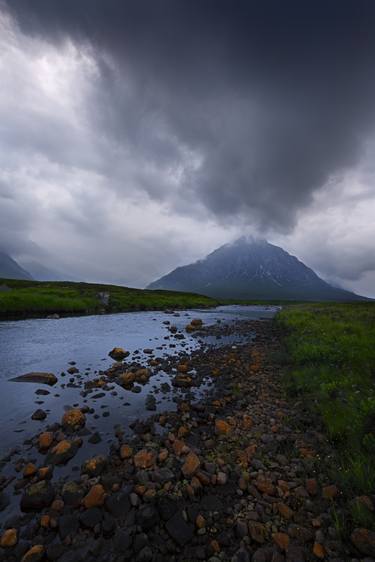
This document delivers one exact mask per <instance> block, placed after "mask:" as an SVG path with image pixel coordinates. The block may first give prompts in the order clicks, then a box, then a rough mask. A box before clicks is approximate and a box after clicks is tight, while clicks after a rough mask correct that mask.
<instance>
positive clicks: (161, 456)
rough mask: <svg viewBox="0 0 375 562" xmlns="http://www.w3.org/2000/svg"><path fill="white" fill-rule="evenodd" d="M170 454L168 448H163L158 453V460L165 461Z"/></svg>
mask: <svg viewBox="0 0 375 562" xmlns="http://www.w3.org/2000/svg"><path fill="white" fill-rule="evenodd" d="M168 456H169V453H168V449H162V450H161V451H160V452H159V454H158V461H159V462H164V461H166V460H167V458H168Z"/></svg>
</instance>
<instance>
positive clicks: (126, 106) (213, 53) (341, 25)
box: [8, 0, 375, 230]
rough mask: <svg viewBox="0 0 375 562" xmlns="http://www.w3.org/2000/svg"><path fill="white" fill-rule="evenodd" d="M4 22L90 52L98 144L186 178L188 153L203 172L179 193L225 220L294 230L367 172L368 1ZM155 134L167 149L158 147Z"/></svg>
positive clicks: (129, 7) (20, 13)
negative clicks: (327, 191) (315, 200)
mask: <svg viewBox="0 0 375 562" xmlns="http://www.w3.org/2000/svg"><path fill="white" fill-rule="evenodd" d="M8 8H9V9H10V10H11V13H13V14H14V15H15V16H16V17H17V20H18V22H19V23H20V25H21V28H22V29H23V30H24V31H25V32H27V33H34V34H39V35H40V36H43V37H48V38H49V39H50V40H51V41H53V42H58V41H60V42H62V41H64V40H65V38H66V37H67V36H69V37H70V38H71V39H72V40H73V41H75V42H77V43H78V44H81V45H83V44H86V45H90V48H91V49H92V50H93V52H94V54H95V55H96V56H97V59H98V61H99V62H100V71H101V80H102V89H101V91H102V98H101V99H97V100H96V102H97V103H98V104H99V110H98V111H97V112H96V113H97V114H98V122H100V125H101V127H102V130H103V131H106V132H107V134H108V135H109V136H110V137H111V138H115V139H116V140H117V141H118V142H120V143H121V142H129V141H130V142H131V143H132V144H133V146H136V147H137V149H138V150H139V151H142V152H143V153H144V154H145V155H147V158H150V159H151V160H152V159H155V160H156V162H157V163H158V166H160V165H161V162H164V163H165V165H166V166H178V164H179V162H180V161H181V160H183V158H182V155H181V151H186V150H188V151H191V152H192V153H193V154H194V155H196V159H197V162H198V163H199V164H197V165H196V166H192V168H191V169H190V170H187V171H186V174H185V176H184V178H183V181H182V182H181V184H180V186H179V187H180V188H181V192H183V194H184V196H185V197H186V198H198V199H199V200H201V201H202V202H203V203H204V204H205V205H206V206H207V208H208V209H209V210H211V211H212V212H213V213H214V214H216V215H218V216H224V217H226V216H228V215H233V214H234V215H237V214H238V213H242V214H245V215H247V216H249V217H251V218H252V220H254V221H256V222H257V223H258V224H260V225H261V226H270V225H274V226H277V227H279V228H283V229H285V230H287V229H288V228H290V227H291V225H293V222H294V218H295V213H296V211H297V210H298V209H299V208H301V207H302V206H305V205H307V204H308V203H309V202H310V201H311V196H312V194H313V193H314V191H315V190H317V189H319V188H320V187H322V185H323V184H324V183H325V182H326V181H327V180H328V178H329V177H330V175H332V174H334V173H336V172H337V171H340V170H342V169H344V168H346V167H348V166H351V165H353V164H354V163H355V162H356V161H357V159H358V155H359V154H360V150H361V147H362V143H363V142H364V140H365V139H366V136H367V134H368V133H369V132H370V131H371V128H372V126H373V121H374V102H373V100H374V98H375V79H374V78H375V76H374V72H373V60H374V55H375V6H374V4H373V2H371V1H364V0H361V1H359V2H352V1H342V0H340V1H334V2H329V3H327V2H323V1H317V2H313V3H312V2H311V3H306V2H297V1H291V0H288V1H287V2H279V1H276V0H267V1H265V2H261V3H260V2H249V1H239V0H238V1H235V2H231V1H229V0H224V1H223V0H203V1H194V0H193V1H191V0H180V1H176V0H164V1H156V2H149V1H145V0H141V1H139V0H138V1H137V2H134V1H126V0H125V1H119V0H109V1H106V2H101V1H99V0H96V1H95V0H80V1H79V2H76V1H75V0H67V1H65V2H63V3H62V2H59V1H57V0H56V1H54V0H34V1H33V2H28V1H26V0H12V1H11V2H8ZM106 59H107V60H106ZM108 59H109V60H110V61H112V63H113V65H112V66H111V65H110V64H109V63H108ZM124 94H125V95H124ZM104 103H105V106H106V107H105V109H104V111H103V104H104ZM156 122H158V125H159V127H158V129H159V130H162V128H163V127H164V132H165V134H164V135H163V136H156V137H155V136H153V135H152V129H153V125H155V123H156ZM47 141H48V139H47ZM65 144H66V143H65ZM153 191H154V194H155V195H156V196H158V195H160V196H163V195H165V194H164V193H163V192H162V193H159V192H158V188H157V187H156V186H153V187H150V192H151V193H152V192H153Z"/></svg>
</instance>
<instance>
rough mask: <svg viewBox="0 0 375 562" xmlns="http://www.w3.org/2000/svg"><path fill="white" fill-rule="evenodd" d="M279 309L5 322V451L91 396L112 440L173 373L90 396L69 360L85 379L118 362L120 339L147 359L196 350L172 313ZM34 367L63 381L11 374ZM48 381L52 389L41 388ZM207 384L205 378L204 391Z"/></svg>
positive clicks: (1, 403)
mask: <svg viewBox="0 0 375 562" xmlns="http://www.w3.org/2000/svg"><path fill="white" fill-rule="evenodd" d="M276 310H277V309H276V308H272V307H255V306H226V307H218V308H216V309H209V310H193V311H189V310H188V311H183V312H179V313H174V314H172V313H165V312H137V313H123V314H111V315H99V316H83V317H73V318H61V319H58V320H52V319H32V320H21V321H11V322H8V321H7V322H0V455H1V454H4V453H6V452H7V451H8V450H9V449H10V448H11V447H14V446H17V445H20V444H21V443H22V442H23V441H24V440H25V439H26V438H28V437H30V436H31V435H35V434H37V433H38V432H39V431H41V430H42V428H45V426H46V424H50V423H53V422H55V421H59V420H60V419H61V416H62V414H63V412H64V409H66V408H67V407H69V406H73V405H79V406H84V405H85V403H86V404H88V405H90V406H92V405H93V404H92V402H94V406H95V409H96V412H97V413H96V416H95V417H94V418H93V419H92V418H90V423H88V429H89V430H91V431H94V430H95V431H99V432H100V433H101V435H102V437H103V440H104V442H105V439H106V436H109V435H113V428H114V426H116V425H117V424H124V423H125V421H126V423H129V421H131V420H132V419H135V418H137V417H142V416H143V415H145V413H146V411H145V398H146V396H147V394H149V393H150V391H151V392H155V391H156V392H157V393H158V392H159V390H158V389H160V385H161V384H162V383H163V382H170V377H169V375H167V374H166V373H163V372H159V373H157V374H156V375H155V376H153V377H151V378H150V382H149V383H148V384H147V385H145V386H144V387H143V388H142V391H141V393H139V394H134V393H132V392H129V391H126V390H125V389H123V388H121V387H117V388H116V390H115V392H113V393H112V394H110V393H106V395H105V396H103V397H100V398H98V399H97V400H94V401H92V400H91V399H89V400H87V401H86V400H85V399H84V398H83V397H82V395H81V391H82V384H81V385H73V386H70V385H69V380H70V378H71V377H70V376H69V375H68V374H66V375H65V376H62V375H61V373H62V372H64V373H66V370H67V369H68V368H69V366H70V365H69V362H71V361H75V362H76V367H77V368H78V369H79V371H80V374H79V377H81V379H82V377H84V378H85V380H86V378H87V379H90V378H94V377H95V376H97V373H98V371H100V370H104V369H107V368H108V367H109V366H110V365H111V363H112V360H111V359H110V357H108V352H109V351H110V350H111V349H112V348H113V347H123V348H125V349H126V350H128V351H130V352H131V353H133V352H135V351H136V350H140V354H139V356H137V359H138V360H139V361H140V362H144V363H145V362H146V360H147V359H149V356H147V355H145V354H144V353H143V351H142V350H143V349H145V348H152V349H153V350H154V355H155V356H156V357H158V356H159V357H162V356H163V355H165V354H175V353H179V352H181V351H182V350H184V351H188V352H189V351H191V350H194V349H196V348H197V347H198V346H199V345H201V342H200V341H199V340H197V338H195V337H194V336H192V335H189V334H186V333H185V339H183V340H176V339H174V338H172V337H170V333H169V332H168V329H167V325H166V324H165V321H166V320H169V321H170V322H171V324H174V325H175V326H177V328H178V329H181V330H182V329H183V328H184V327H185V326H186V324H188V323H189V322H190V320H191V319H192V318H197V317H199V318H202V319H203V321H204V324H206V325H209V324H214V323H216V322H218V321H219V322H224V323H226V322H227V323H230V322H232V321H235V320H238V319H240V318H243V319H254V320H255V319H259V318H271V317H272V316H273V315H274V314H275V312H276ZM205 343H206V344H209V345H220V344H221V345H222V344H223V343H225V344H228V343H229V344H235V343H236V341H235V340H228V339H226V338H224V339H223V340H218V341H215V338H213V337H211V338H207V341H206V342H205ZM31 371H47V372H52V373H54V374H56V376H57V377H58V379H59V381H58V383H57V384H56V385H55V386H53V387H48V386H46V385H40V384H34V383H19V382H12V381H10V380H9V379H11V378H12V377H15V376H17V375H21V374H24V373H27V372H31ZM72 382H73V379H72ZM41 388H43V389H45V390H48V391H49V394H48V395H46V396H44V395H38V394H36V391H37V390H38V389H41ZM204 391H205V387H204V386H203V388H201V389H200V391H199V392H201V393H202V392H204ZM174 392H175V391H174ZM37 408H43V410H45V411H46V412H47V419H46V420H45V421H44V422H40V421H34V420H31V415H32V413H33V412H34V411H35V410H36V409H37ZM166 408H173V397H172V393H171V395H169V394H168V393H161V394H158V409H166ZM105 412H106V413H105ZM103 414H104V416H103Z"/></svg>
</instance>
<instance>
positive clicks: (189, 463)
mask: <svg viewBox="0 0 375 562" xmlns="http://www.w3.org/2000/svg"><path fill="white" fill-rule="evenodd" d="M200 464H201V462H200V460H199V457H198V455H196V454H195V453H189V454H188V455H187V457H186V460H185V462H184V464H183V466H182V468H181V471H182V474H183V475H184V476H185V478H190V477H191V476H193V474H195V472H196V471H197V470H198V468H199V467H200Z"/></svg>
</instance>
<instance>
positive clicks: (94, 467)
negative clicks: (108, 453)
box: [81, 455, 107, 476]
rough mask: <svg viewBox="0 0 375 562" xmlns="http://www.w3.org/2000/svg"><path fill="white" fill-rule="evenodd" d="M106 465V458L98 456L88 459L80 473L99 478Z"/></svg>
mask: <svg viewBox="0 0 375 562" xmlns="http://www.w3.org/2000/svg"><path fill="white" fill-rule="evenodd" d="M106 464H107V458H106V457H104V456H103V455H98V456H96V457H93V458H92V459H88V460H87V461H85V462H84V463H83V466H82V470H81V472H83V473H85V474H88V475H89V476H99V474H101V473H102V472H103V470H104V468H105V466H106Z"/></svg>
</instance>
